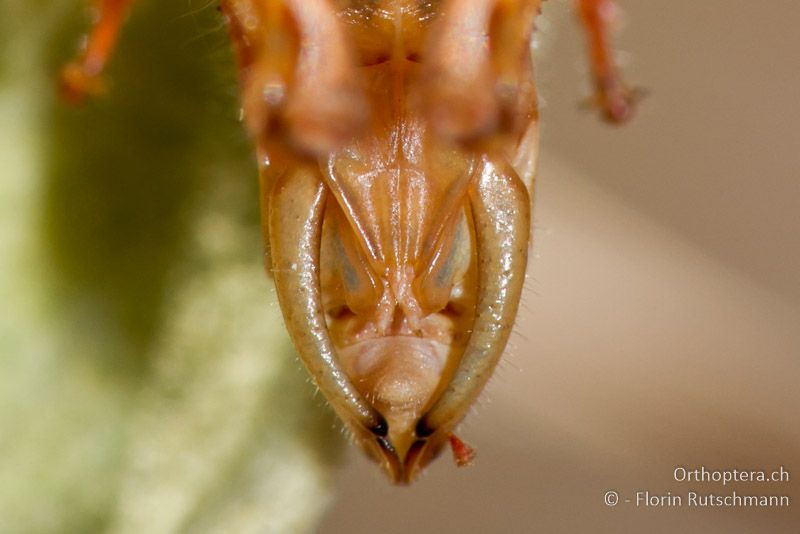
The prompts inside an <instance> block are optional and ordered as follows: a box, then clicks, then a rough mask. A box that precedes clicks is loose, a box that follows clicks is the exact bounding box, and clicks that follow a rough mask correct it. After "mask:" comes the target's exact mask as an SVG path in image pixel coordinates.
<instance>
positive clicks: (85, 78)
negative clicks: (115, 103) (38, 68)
mask: <svg viewBox="0 0 800 534" xmlns="http://www.w3.org/2000/svg"><path fill="white" fill-rule="evenodd" d="M95 3H96V9H97V17H96V19H95V21H94V23H93V25H92V29H91V31H90V32H89V35H88V36H87V40H86V45H85V47H84V48H83V50H81V52H79V54H78V57H76V58H75V59H74V60H73V61H71V62H69V63H67V64H66V65H65V66H64V67H63V68H62V70H61V75H60V77H59V86H60V90H61V94H62V96H63V98H65V99H66V100H67V101H68V102H72V103H79V102H81V101H82V100H83V99H84V98H85V97H86V96H87V95H96V94H98V93H100V92H102V91H103V81H102V78H101V76H102V73H103V69H104V68H105V66H106V64H107V63H108V60H109V58H110V56H111V54H112V53H113V51H114V47H115V45H116V43H117V38H118V37H119V31H120V28H121V27H122V23H123V22H124V20H125V17H126V15H127V13H128V8H129V7H130V5H131V3H133V0H98V1H96V2H95Z"/></svg>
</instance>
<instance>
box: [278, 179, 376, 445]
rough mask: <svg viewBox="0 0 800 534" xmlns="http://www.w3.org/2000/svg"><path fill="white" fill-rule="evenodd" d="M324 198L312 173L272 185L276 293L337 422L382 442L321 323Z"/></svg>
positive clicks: (369, 410)
mask: <svg viewBox="0 0 800 534" xmlns="http://www.w3.org/2000/svg"><path fill="white" fill-rule="evenodd" d="M327 196H328V193H327V190H326V188H325V186H324V185H323V184H322V181H321V180H320V179H319V177H318V175H317V174H316V173H315V172H314V171H313V170H311V169H310V168H305V169H303V168H300V169H298V170H297V171H295V172H291V173H286V174H284V175H283V176H281V177H280V178H278V180H277V181H276V183H275V184H274V188H273V190H272V195H271V197H270V201H269V202H270V215H269V240H270V247H271V252H272V268H273V274H274V276H275V289H276V292H277V294H278V301H279V302H280V306H281V310H282V312H283V317H284V320H285V321H286V326H287V328H288V330H289V334H290V336H291V338H292V341H293V342H294V346H295V347H296V349H297V352H298V353H299V355H300V359H301V360H302V361H303V364H305V366H306V368H307V369H308V372H309V373H310V374H311V376H312V377H313V378H314V382H315V383H316V385H317V387H319V389H320V390H321V391H322V393H323V394H324V395H325V397H326V398H327V399H328V401H329V402H330V403H331V406H333V408H334V410H335V411H336V412H337V414H338V415H339V417H340V418H342V419H343V420H345V421H351V422H353V423H355V424H356V425H359V426H361V427H362V428H364V429H365V430H367V431H369V432H372V433H373V434H376V435H378V436H384V435H386V432H387V430H388V427H387V424H386V422H385V420H384V419H383V417H382V416H381V415H380V414H379V413H378V412H377V411H376V410H375V409H374V408H372V407H371V406H370V404H369V403H367V402H366V400H365V399H364V398H363V397H362V396H361V394H360V393H359V392H358V391H357V390H356V388H355V386H353V384H352V382H351V381H350V379H349V378H348V376H347V374H346V373H345V372H344V370H343V369H342V367H341V365H340V363H339V360H338V359H337V357H336V351H335V349H334V346H333V343H332V341H331V339H330V335H329V333H328V329H327V325H326V323H325V316H324V314H323V308H322V298H321V292H320V280H319V255H320V238H321V233H322V217H323V213H324V211H325V201H326V198H327Z"/></svg>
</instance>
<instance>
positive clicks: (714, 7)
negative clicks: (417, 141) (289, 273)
mask: <svg viewBox="0 0 800 534" xmlns="http://www.w3.org/2000/svg"><path fill="white" fill-rule="evenodd" d="M156 4H157V3H156V2H153V1H142V2H141V3H140V5H139V6H138V7H137V10H136V11H135V13H134V16H133V17H132V19H131V23H130V25H129V27H127V29H126V33H125V35H124V38H123V41H122V44H121V47H120V50H119V55H118V57H117V60H116V61H115V63H114V65H113V66H112V68H111V71H110V79H111V80H112V81H113V86H112V87H111V92H110V93H109V95H108V96H107V97H105V98H102V99H100V100H98V101H96V102H93V103H90V104H89V105H87V106H85V107H84V108H82V109H80V110H66V109H64V108H63V107H61V106H60V105H59V104H58V102H57V101H56V100H55V99H54V98H53V91H52V78H53V73H54V72H55V71H56V69H57V65H58V64H59V63H60V62H61V61H63V59H64V58H66V57H68V56H69V54H70V53H71V51H72V49H73V47H74V45H75V43H76V42H77V36H78V35H79V34H80V32H81V29H82V28H83V27H84V25H85V23H86V20H87V19H86V16H85V12H84V10H83V9H82V3H81V2H79V1H77V0H63V1H59V2H52V1H50V2H46V1H44V0H32V1H29V2H19V1H14V0H0V6H2V13H3V14H4V17H2V18H0V123H2V126H3V127H2V133H0V162H2V166H1V167H0V300H2V306H1V307H0V532H3V533H5V532H12V533H16V532H105V531H111V532H299V531H318V532H323V533H341V532H348V533H349V532H353V533H360V532H374V531H376V530H377V531H381V532H388V533H391V532H398V533H399V532H408V531H416V532H510V533H515V532H520V533H523V532H534V531H544V532H583V531H590V532H639V531H642V530H644V529H648V530H649V531H652V532H674V531H676V530H678V529H681V530H684V531H690V532H710V533H715V532H726V533H729V532H797V528H798V527H797V525H798V524H800V512H798V507H797V503H796V502H795V500H794V499H795V498H796V497H797V496H798V495H800V490H799V489H798V484H797V482H796V481H794V480H791V481H789V482H784V483H760V484H746V483H737V484H729V485H727V486H724V487H723V486H721V485H720V484H719V483H706V484H698V483H689V482H678V481H675V480H674V479H673V470H674V469H675V468H676V467H677V466H684V467H687V468H690V469H694V468H699V467H700V466H704V467H705V468H706V469H708V470H730V469H734V468H735V469H744V470H751V469H752V470H767V471H771V470H773V469H777V468H778V467H780V466H784V468H785V469H786V470H788V471H789V473H790V475H797V472H798V469H800V422H798V417H797V407H798V405H800V387H798V381H799V379H800V281H798V277H797V273H800V237H798V236H800V213H799V212H798V207H799V206H800V127H798V124H800V105H799V104H798V100H797V95H798V94H800V74H798V72H800V70H798V68H797V66H798V61H800V56H798V54H800V34H799V33H798V32H797V31H796V28H797V25H798V23H800V5H798V4H797V3H796V2H791V1H789V0H773V1H772V2H769V3H768V4H764V3H757V2H751V1H745V0H724V1H723V0H705V1H703V2H694V1H690V0H678V1H675V2H668V3H667V2H660V3H659V2H630V1H620V5H621V7H622V8H623V10H624V16H623V22H624V24H622V25H621V28H620V32H619V33H618V34H617V36H616V42H617V48H618V49H619V50H621V56H622V59H623V60H624V63H625V70H626V73H627V78H628V79H629V80H630V81H631V82H632V83H634V84H636V85H638V86H641V87H643V88H644V89H646V90H647V92H648V96H647V98H646V99H645V100H644V102H643V103H642V105H641V107H640V111H639V113H638V116H637V117H636V118H635V120H634V121H633V122H632V123H631V124H629V125H627V126H625V127H624V128H612V127H608V126H606V125H604V124H602V123H600V122H599V121H598V120H597V118H596V117H595V116H594V114H593V113H591V112H590V111H587V110H585V109H583V108H582V106H581V105H580V102H581V101H582V100H583V99H584V98H586V97H587V96H588V95H589V93H590V91H589V87H588V77H587V76H586V75H585V72H586V62H585V57H584V50H583V45H584V41H583V36H582V35H581V34H580V32H579V30H578V28H577V25H576V24H575V23H574V20H573V16H572V13H571V11H570V9H569V8H570V5H569V4H570V2H565V1H558V2H556V1H550V2H547V3H546V4H545V10H544V15H543V18H542V20H541V22H540V30H541V31H540V34H539V37H538V42H537V46H538V48H539V51H540V54H539V55H540V59H539V61H538V78H539V83H540V92H541V94H542V98H543V101H544V106H543V108H542V116H543V129H542V154H541V158H540V170H539V174H538V178H537V185H536V207H535V210H534V220H535V231H534V239H535V244H534V249H533V261H532V262H531V264H530V269H529V273H528V283H527V287H526V292H525V295H524V302H523V306H522V312H521V317H520V319H519V321H518V324H517V326H516V329H515V334H514V336H513V337H512V343H511V345H512V346H511V347H510V348H509V350H508V354H507V355H506V357H505V358H504V360H503V362H502V364H501V367H500V369H499V370H498V372H497V373H496V376H495V377H494V379H493V380H492V382H491V383H490V385H489V388H488V390H487V392H486V394H485V395H484V396H483V398H482V400H481V402H480V405H479V406H478V407H476V409H475V410H474V413H473V414H472V415H471V416H470V417H469V419H468V420H467V421H466V423H465V424H464V425H463V426H462V429H461V433H460V434H461V436H462V437H463V438H464V439H465V440H466V441H468V442H469V443H470V444H471V445H473V446H474V447H475V448H476V449H477V452H478V457H477V461H476V463H475V465H474V466H472V467H470V468H469V469H456V468H455V467H454V466H453V465H452V463H451V462H450V460H449V459H448V458H447V457H443V458H442V459H441V460H439V461H438V462H436V463H434V464H433V465H432V466H431V468H430V469H429V471H428V472H427V473H426V475H425V476H424V477H423V478H422V479H421V480H419V481H418V482H417V483H416V484H415V485H414V486H412V487H410V488H394V487H391V486H389V485H388V483H387V482H386V480H384V478H383V476H382V474H381V473H379V472H378V471H377V469H375V467H374V466H373V465H372V464H371V463H370V462H369V461H368V460H367V459H365V458H363V457H362V456H361V455H360V454H359V453H358V451H356V450H354V449H353V448H352V447H348V446H346V445H345V444H344V443H343V439H342V437H341V435H340V433H339V431H338V427H337V424H336V422H335V421H334V420H333V419H332V418H331V417H330V415H329V414H328V412H327V410H326V409H325V408H324V406H323V403H322V401H321V400H320V398H319V397H318V396H317V397H314V396H313V389H312V388H311V387H310V386H309V385H308V384H307V382H306V381H305V377H304V375H303V374H302V372H301V371H300V370H299V365H298V364H297V362H296V361H295V360H294V356H293V355H292V353H291V349H290V348H289V346H288V342H287V341H286V338H285V335H284V334H283V333H282V331H281V328H282V326H281V321H280V316H279V313H278V311H277V309H276V306H275V305H274V297H273V295H272V290H271V288H270V283H269V282H267V281H266V280H265V277H264V276H263V272H262V268H261V265H260V247H261V244H260V238H259V236H258V222H257V221H258V219H257V193H256V187H255V186H256V180H255V172H254V170H253V169H254V166H253V163H252V158H251V156H250V152H249V147H248V146H247V142H246V139H245V138H244V135H243V133H242V132H241V129H240V126H239V124H238V123H237V120H236V119H237V117H236V109H237V108H236V106H237V105H236V85H235V78H234V74H233V70H232V65H231V63H230V55H229V52H228V49H227V45H226V41H225V40H226V35H225V32H224V28H223V26H222V22H221V21H220V20H219V18H218V16H217V14H216V11H215V10H214V6H213V5H212V4H207V3H206V2H203V1H194V0H192V1H190V0H180V1H178V2H172V3H169V5H167V4H162V3H159V5H156ZM612 490H613V491H617V492H618V493H619V494H620V496H621V499H622V502H620V503H619V504H618V505H617V506H615V507H609V506H606V505H605V504H604V501H603V498H604V495H605V493H606V492H607V491H612ZM734 490H735V491H736V492H737V493H739V494H757V495H762V494H765V495H769V494H775V495H788V496H790V498H791V499H792V503H791V505H790V506H789V507H788V508H713V509H712V508H705V509H701V508H688V507H686V506H684V507H680V508H677V507H675V508H655V507H650V508H645V507H636V506H635V498H636V492H638V491H649V492H650V493H651V494H666V493H667V492H671V494H672V495H681V496H684V497H685V496H686V494H687V493H688V491H697V492H698V493H716V494H721V495H724V494H729V493H731V492H732V491H734ZM626 498H627V499H632V500H634V503H625V502H624V499H626ZM685 501H686V499H685V498H684V503H685Z"/></svg>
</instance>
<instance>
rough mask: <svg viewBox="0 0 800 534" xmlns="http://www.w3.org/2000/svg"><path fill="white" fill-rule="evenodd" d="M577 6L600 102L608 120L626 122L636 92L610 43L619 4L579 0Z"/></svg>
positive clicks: (599, 105) (598, 102)
mask: <svg viewBox="0 0 800 534" xmlns="http://www.w3.org/2000/svg"><path fill="white" fill-rule="evenodd" d="M577 7H578V14H579V16H580V19H581V22H582V23H583V26H584V30H585V31H586V35H587V38H588V41H589V55H590V59H591V63H592V74H593V76H594V84H595V90H596V105H597V106H598V107H599V108H600V109H601V110H602V112H603V117H604V118H605V119H606V120H607V121H609V122H613V123H621V122H625V121H626V120H627V119H629V118H630V117H631V115H632V114H633V110H634V104H635V100H636V93H635V91H632V90H631V89H629V88H628V87H627V86H626V85H625V82H624V81H623V80H622V77H621V76H620V74H619V70H618V68H617V65H616V63H615V61H614V58H613V52H612V50H611V45H610V43H609V33H610V26H611V24H612V22H613V19H614V16H615V13H616V11H617V9H618V8H617V6H616V4H615V3H614V0H577Z"/></svg>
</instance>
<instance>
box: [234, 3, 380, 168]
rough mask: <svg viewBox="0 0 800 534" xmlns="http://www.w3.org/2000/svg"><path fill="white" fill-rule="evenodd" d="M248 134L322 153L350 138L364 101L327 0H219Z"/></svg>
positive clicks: (284, 147) (283, 147) (282, 147)
mask: <svg viewBox="0 0 800 534" xmlns="http://www.w3.org/2000/svg"><path fill="white" fill-rule="evenodd" d="M221 6H222V10H223V13H224V14H225V16H226V18H227V20H228V25H229V28H230V34H231V39H232V41H233V43H234V48H235V49H236V51H237V56H238V58H239V69H240V72H241V78H242V79H241V85H242V105H243V109H244V116H245V122H246V124H247V127H248V130H249V132H250V135H251V137H253V139H254V140H255V141H256V143H257V144H259V145H269V144H277V145H278V148H277V149H276V150H273V151H272V152H273V153H271V154H270V159H273V157H280V156H282V155H284V154H285V153H287V152H296V153H298V154H300V155H305V156H311V157H317V156H324V155H326V154H327V153H329V152H330V151H331V150H332V149H334V148H335V147H337V146H338V145H339V144H341V142H343V141H344V140H349V139H350V137H351V136H352V135H353V133H354V131H355V130H356V129H357V128H358V127H360V125H361V123H362V122H363V120H364V119H365V109H366V103H365V102H364V100H363V95H362V93H361V89H362V88H361V85H360V84H359V76H358V72H357V69H356V67H355V63H354V61H353V57H352V50H351V49H350V43H349V41H348V39H347V36H346V34H345V32H344V29H343V28H342V25H341V23H340V22H339V19H338V17H337V15H336V12H335V11H334V9H333V7H332V6H331V5H330V3H329V2H328V1H327V0H223V1H222V4H221Z"/></svg>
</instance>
